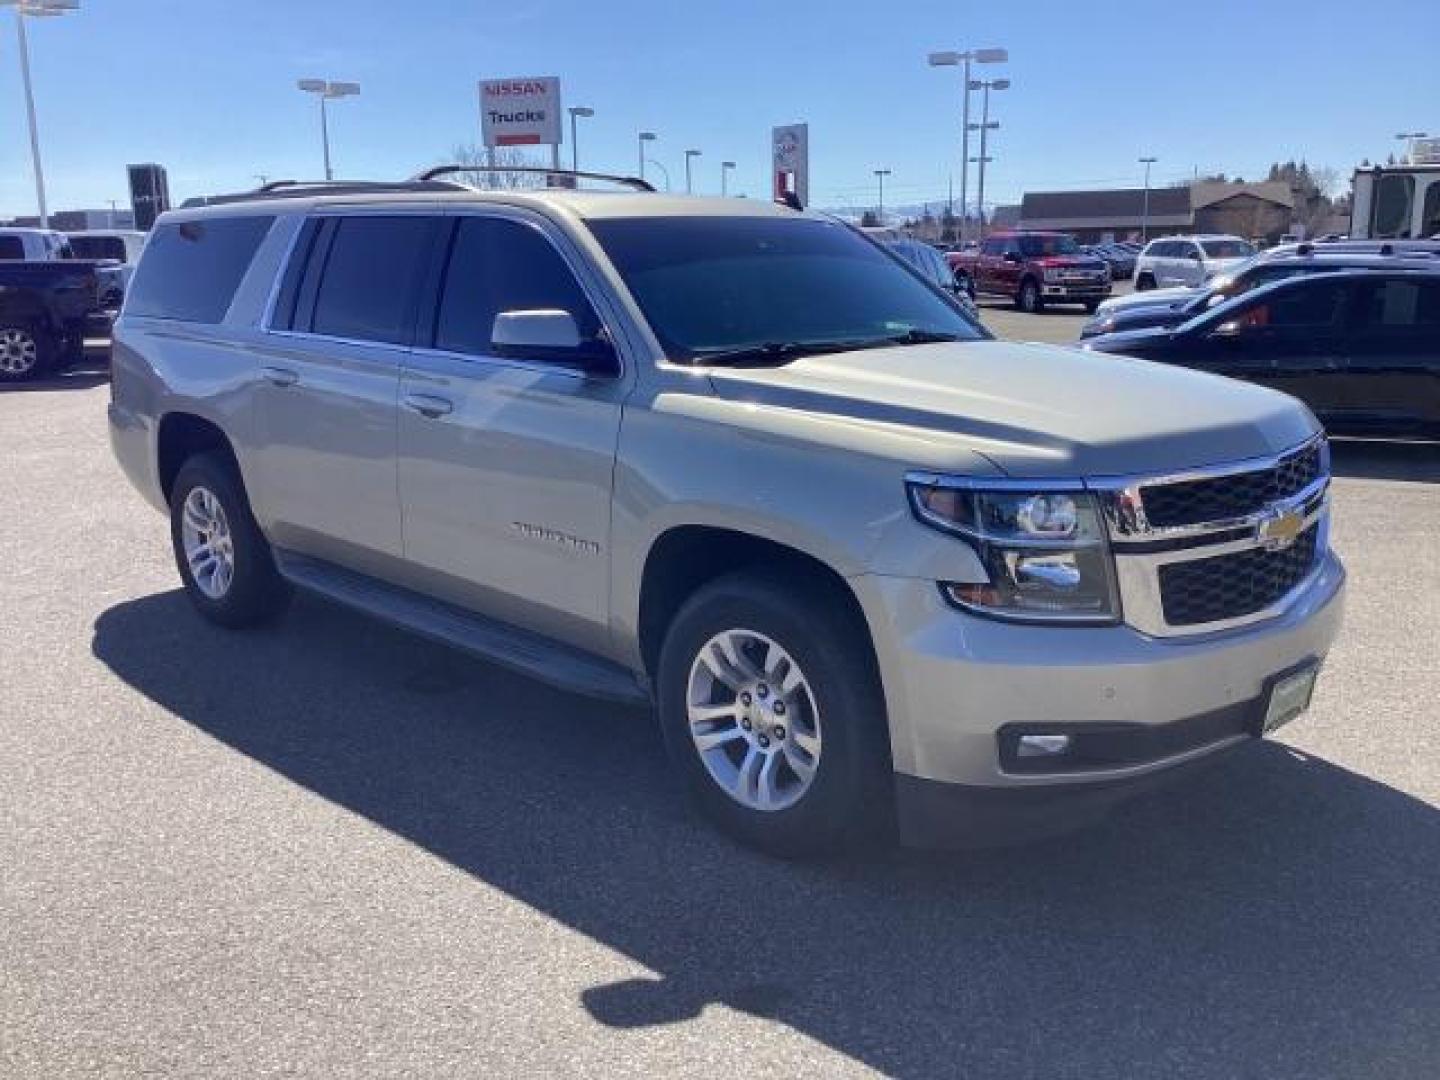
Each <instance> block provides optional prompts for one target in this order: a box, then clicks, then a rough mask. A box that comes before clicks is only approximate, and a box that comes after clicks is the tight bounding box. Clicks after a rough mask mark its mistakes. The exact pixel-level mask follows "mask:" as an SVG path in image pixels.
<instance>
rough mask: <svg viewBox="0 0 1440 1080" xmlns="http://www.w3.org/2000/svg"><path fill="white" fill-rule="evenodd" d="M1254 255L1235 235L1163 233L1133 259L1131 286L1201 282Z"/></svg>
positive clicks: (1253, 250)
mask: <svg viewBox="0 0 1440 1080" xmlns="http://www.w3.org/2000/svg"><path fill="white" fill-rule="evenodd" d="M1254 254H1255V247H1254V245H1252V244H1251V243H1249V242H1248V241H1246V240H1242V239H1240V237H1238V236H1167V237H1164V238H1163V239H1160V240H1152V241H1150V243H1149V244H1147V245H1146V246H1145V250H1144V251H1142V252H1141V253H1140V257H1139V258H1138V259H1137V260H1136V261H1135V288H1136V289H1137V290H1140V291H1142V292H1143V291H1144V290H1146V289H1155V288H1164V287H1165V286H1168V285H1191V286H1195V285H1203V284H1204V283H1205V282H1207V281H1209V280H1210V279H1211V278H1213V277H1214V276H1215V275H1217V274H1223V273H1225V272H1226V271H1227V270H1231V269H1233V268H1234V267H1236V266H1238V265H1239V264H1240V263H1242V262H1244V261H1245V260H1246V259H1248V258H1250V257H1251V256H1252V255H1254Z"/></svg>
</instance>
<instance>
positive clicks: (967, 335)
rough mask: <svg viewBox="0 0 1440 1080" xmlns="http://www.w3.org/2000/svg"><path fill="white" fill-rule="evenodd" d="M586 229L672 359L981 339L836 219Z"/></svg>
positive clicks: (943, 301) (620, 222) (644, 223)
mask: <svg viewBox="0 0 1440 1080" xmlns="http://www.w3.org/2000/svg"><path fill="white" fill-rule="evenodd" d="M589 226H590V231H591V232H593V233H594V234H595V237H596V239H598V240H599V241H600V244H601V246H602V247H603V248H604V249H605V253H606V254H607V255H608V256H609V257H610V261H611V262H612V263H614V264H615V268H616V270H618V271H619V273H620V276H621V277H622V278H623V279H624V281H625V284H626V285H627V286H628V287H629V289H630V292H631V293H632V294H633V295H634V297H635V302H636V303H637V304H639V305H640V310H641V311H642V312H644V314H645V318H646V319H647V320H648V321H649V323H650V327H651V329H652V330H653V331H654V332H655V336H656V337H657V338H658V339H659V340H660V344H661V345H662V346H663V347H664V349H665V352H666V354H667V355H668V356H669V357H670V358H671V359H675V360H704V359H705V357H706V356H707V355H709V354H718V353H730V352H735V351H737V350H744V349H750V348H761V347H764V346H776V345H823V344H825V343H847V344H866V343H878V342H882V341H885V340H888V339H890V338H896V337H904V336H906V335H907V334H908V335H911V336H912V338H915V339H918V338H919V337H923V336H927V335H934V336H944V337H948V338H957V339H962V340H978V339H982V338H986V337H988V336H989V335H988V334H987V333H986V332H985V331H984V330H983V329H981V328H980V327H979V326H978V325H977V324H976V323H974V322H972V321H971V320H970V319H969V318H967V317H966V316H965V315H964V314H963V312H962V311H961V310H960V308H959V307H958V306H957V305H956V304H955V303H953V302H952V301H950V300H949V299H947V298H946V297H945V296H944V295H943V294H941V293H939V292H937V291H936V290H935V289H933V288H931V287H930V286H928V285H926V284H925V283H924V282H922V281H921V280H920V279H919V278H917V277H916V276H915V275H914V274H913V273H911V272H909V271H907V270H906V269H905V268H904V267H903V266H901V265H900V264H899V263H897V262H896V261H895V260H894V259H892V258H891V257H890V256H889V255H887V254H886V253H885V252H883V251H881V250H880V249H879V248H877V247H876V246H875V245H874V244H873V243H871V242H870V241H869V240H866V239H865V238H864V237H862V236H860V235H859V234H857V233H856V232H855V231H854V230H852V229H851V228H850V227H849V226H848V225H844V224H842V223H840V222H838V221H824V220H817V219H815V218H800V217H794V218H791V217H645V218H610V219H601V220H598V221H591V222H590V223H589ZM777 355H778V353H777Z"/></svg>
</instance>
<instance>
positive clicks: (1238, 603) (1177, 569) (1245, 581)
mask: <svg viewBox="0 0 1440 1080" xmlns="http://www.w3.org/2000/svg"><path fill="white" fill-rule="evenodd" d="M1319 532H1320V526H1319V525H1318V524H1315V525H1311V526H1310V527H1309V528H1308V529H1306V530H1305V531H1304V532H1303V533H1301V534H1300V535H1299V536H1298V537H1296V538H1295V542H1294V543H1293V544H1291V545H1290V546H1289V547H1288V548H1285V549H1283V550H1281V551H1266V550H1265V549H1264V548H1251V549H1249V550H1247V551H1239V552H1235V553H1234V554H1230V555H1215V556H1212V557H1210V558H1208V559H1195V560H1193V561H1191V562H1179V563H1171V564H1170V565H1168V566H1162V567H1160V605H1161V608H1162V610H1163V611H1164V613H1165V621H1166V622H1167V623H1169V624H1170V625H1171V626H1196V625H1199V624H1201V623H1211V622H1219V621H1221V620H1222V619H1236V618H1240V617H1242V616H1245V615H1253V614H1255V612H1257V611H1263V610H1264V609H1265V608H1267V607H1269V606H1270V605H1271V604H1273V603H1275V602H1276V601H1277V600H1279V599H1280V598H1281V597H1283V596H1284V595H1285V594H1286V593H1288V592H1289V591H1290V590H1291V589H1293V588H1295V586H1296V585H1298V584H1300V582H1301V581H1303V580H1304V578H1305V575H1306V574H1308V573H1309V572H1310V569H1311V567H1312V566H1313V565H1314V564H1315V550H1316V545H1317V540H1318V537H1319Z"/></svg>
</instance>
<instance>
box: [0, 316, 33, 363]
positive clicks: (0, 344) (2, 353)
mask: <svg viewBox="0 0 1440 1080" xmlns="http://www.w3.org/2000/svg"><path fill="white" fill-rule="evenodd" d="M39 359H40V346H39V344H38V343H37V342H36V340H35V335H34V334H33V333H31V332H30V331H29V330H25V329H22V328H21V327H17V326H7V327H3V328H0V371H3V372H4V373H5V374H6V375H28V374H30V372H32V371H34V370H35V365H36V363H37V362H38V361H39Z"/></svg>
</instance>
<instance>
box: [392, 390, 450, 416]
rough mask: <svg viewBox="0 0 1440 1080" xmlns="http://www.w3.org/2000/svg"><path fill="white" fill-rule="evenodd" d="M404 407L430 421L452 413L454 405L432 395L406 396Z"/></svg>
mask: <svg viewBox="0 0 1440 1080" xmlns="http://www.w3.org/2000/svg"><path fill="white" fill-rule="evenodd" d="M404 403H405V407H406V408H407V409H410V410H412V411H414V412H417V413H419V414H420V415H421V416H426V417H429V418H430V419H431V420H434V419H436V418H437V417H440V416H444V415H446V414H447V413H449V412H452V411H454V409H455V405H454V404H453V403H452V402H450V401H447V400H446V399H445V398H443V397H436V396H435V395H434V394H406V395H405V398H404Z"/></svg>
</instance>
